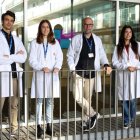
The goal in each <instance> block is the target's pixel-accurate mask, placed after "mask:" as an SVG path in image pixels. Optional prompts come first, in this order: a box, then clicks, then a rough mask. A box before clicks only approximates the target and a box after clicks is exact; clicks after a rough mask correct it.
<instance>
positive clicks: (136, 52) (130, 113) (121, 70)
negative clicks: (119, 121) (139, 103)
mask: <svg viewBox="0 0 140 140" xmlns="http://www.w3.org/2000/svg"><path fill="white" fill-rule="evenodd" d="M139 58H140V43H139V42H137V41H136V40H135V35H134V31H133V29H132V27H131V26H129V25H125V26H124V27H123V28H122V31H121V34H120V38H119V42H118V45H117V46H116V47H115V50H114V54H113V58H112V63H113V66H114V67H115V68H116V69H117V70H118V71H117V72H116V74H117V75H116V76H117V77H116V78H117V80H116V81H117V83H116V85H117V86H116V91H117V93H118V96H119V99H120V100H121V102H122V116H123V123H124V125H123V126H124V128H126V129H127V128H129V127H131V123H132V122H133V120H134V119H135V116H136V98H138V97H140V88H139V85H140V78H139V77H140V71H139V70H138V69H139V68H140V61H139Z"/></svg>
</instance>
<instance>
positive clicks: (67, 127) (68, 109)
mask: <svg viewBox="0 0 140 140" xmlns="http://www.w3.org/2000/svg"><path fill="white" fill-rule="evenodd" d="M68 77H69V71H68ZM67 85H69V80H67ZM67 87H68V86H67ZM74 90H75V89H74ZM73 92H74V91H73ZM68 136H69V89H68V88H67V136H66V139H67V140H68Z"/></svg>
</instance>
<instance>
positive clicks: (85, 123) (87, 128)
mask: <svg viewBox="0 0 140 140" xmlns="http://www.w3.org/2000/svg"><path fill="white" fill-rule="evenodd" d="M81 127H83V131H89V129H90V128H89V123H88V122H85V121H83V125H82V123H81Z"/></svg>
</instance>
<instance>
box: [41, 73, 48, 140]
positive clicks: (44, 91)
mask: <svg viewBox="0 0 140 140" xmlns="http://www.w3.org/2000/svg"><path fill="white" fill-rule="evenodd" d="M45 93H46V74H45V72H43V100H42V102H43V131H44V135H43V138H44V139H45V114H46V111H45V109H46V106H45V101H46V98H45ZM46 123H47V122H46Z"/></svg>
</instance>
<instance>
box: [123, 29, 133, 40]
mask: <svg viewBox="0 0 140 140" xmlns="http://www.w3.org/2000/svg"><path fill="white" fill-rule="evenodd" d="M131 38H132V31H131V29H130V28H126V29H125V32H124V39H125V40H126V41H127V40H130V39H131Z"/></svg>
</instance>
